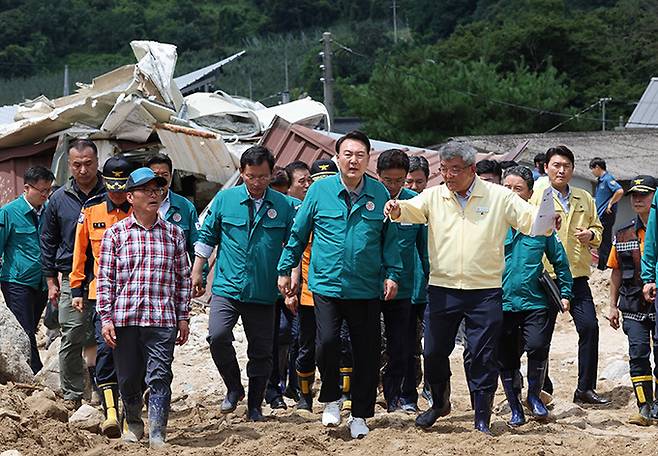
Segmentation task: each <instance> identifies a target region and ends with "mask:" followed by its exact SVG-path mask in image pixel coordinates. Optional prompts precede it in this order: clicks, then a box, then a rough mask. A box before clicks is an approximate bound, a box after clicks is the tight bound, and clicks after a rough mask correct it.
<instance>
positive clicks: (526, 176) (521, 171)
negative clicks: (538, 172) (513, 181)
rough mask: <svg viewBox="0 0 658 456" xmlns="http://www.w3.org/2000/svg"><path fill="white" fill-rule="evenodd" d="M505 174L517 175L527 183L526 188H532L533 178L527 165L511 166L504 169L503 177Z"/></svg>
mask: <svg viewBox="0 0 658 456" xmlns="http://www.w3.org/2000/svg"><path fill="white" fill-rule="evenodd" d="M507 176H519V177H520V178H521V179H523V180H524V181H525V183H526V184H527V185H528V190H532V187H533V186H534V185H535V179H534V177H533V176H532V170H531V169H530V168H528V167H527V166H522V165H520V166H512V167H510V168H507V169H506V170H505V177H507Z"/></svg>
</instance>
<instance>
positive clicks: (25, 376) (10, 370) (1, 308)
mask: <svg viewBox="0 0 658 456" xmlns="http://www.w3.org/2000/svg"><path fill="white" fill-rule="evenodd" d="M29 362H30V340H29V339H28V337H27V334H25V331H23V328H21V325H19V324H18V321H17V320H16V317H14V314H12V313H11V310H9V307H7V305H6V304H5V300H4V298H3V297H2V294H0V382H2V383H6V382H8V381H11V382H20V383H32V382H33V381H34V375H33V374H32V369H30V365H29Z"/></svg>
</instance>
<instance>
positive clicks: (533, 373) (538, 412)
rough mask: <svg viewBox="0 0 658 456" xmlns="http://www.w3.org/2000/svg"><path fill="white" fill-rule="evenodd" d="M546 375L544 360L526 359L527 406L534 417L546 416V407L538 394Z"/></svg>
mask: <svg viewBox="0 0 658 456" xmlns="http://www.w3.org/2000/svg"><path fill="white" fill-rule="evenodd" d="M544 375H546V361H542V362H539V361H536V360H532V359H529V360H528V407H530V413H532V415H533V416H534V417H535V418H539V419H544V418H546V417H548V409H546V406H545V405H544V403H543V402H542V400H541V397H540V396H539V395H540V394H541V389H542V386H543V385H544Z"/></svg>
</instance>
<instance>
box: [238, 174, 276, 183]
mask: <svg viewBox="0 0 658 456" xmlns="http://www.w3.org/2000/svg"><path fill="white" fill-rule="evenodd" d="M244 177H245V179H247V180H250V181H261V182H264V181H268V180H270V179H271V178H272V176H271V175H270V174H266V175H263V176H254V175H253V174H245V175H244Z"/></svg>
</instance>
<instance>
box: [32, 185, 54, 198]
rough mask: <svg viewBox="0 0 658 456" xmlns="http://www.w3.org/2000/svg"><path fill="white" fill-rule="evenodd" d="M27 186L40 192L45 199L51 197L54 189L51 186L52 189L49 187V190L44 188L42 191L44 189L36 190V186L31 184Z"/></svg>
mask: <svg viewBox="0 0 658 456" xmlns="http://www.w3.org/2000/svg"><path fill="white" fill-rule="evenodd" d="M26 185H27V186H28V187H30V188H31V189H34V190H36V191H37V192H39V193H40V194H41V195H42V196H45V197H48V196H50V194H51V193H52V192H53V187H52V186H50V187H48V188H44V189H43V190H42V189H40V188H36V187H35V186H34V185H30V184H26Z"/></svg>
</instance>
